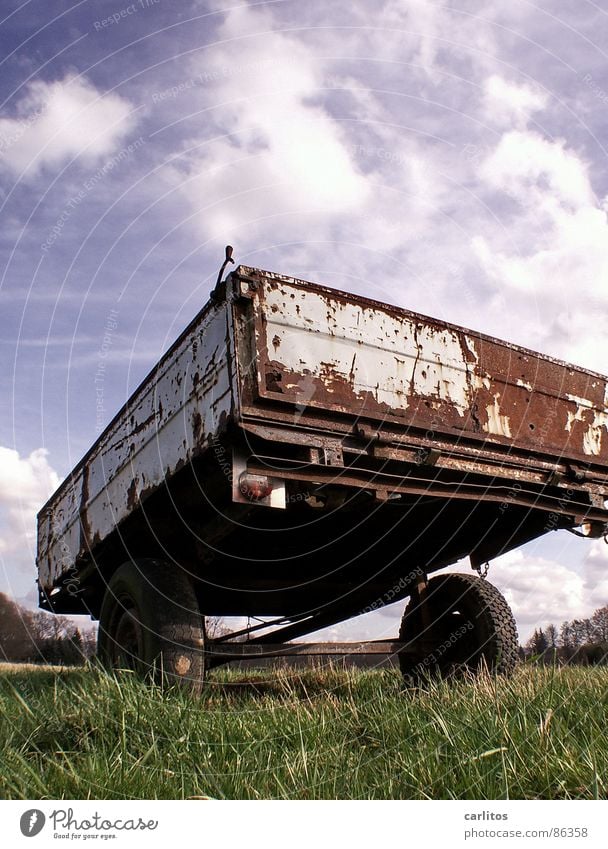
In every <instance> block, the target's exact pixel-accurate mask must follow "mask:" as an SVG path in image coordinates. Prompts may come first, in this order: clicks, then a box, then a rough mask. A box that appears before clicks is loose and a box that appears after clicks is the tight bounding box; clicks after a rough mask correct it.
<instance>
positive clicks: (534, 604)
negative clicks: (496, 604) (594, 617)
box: [489, 549, 593, 639]
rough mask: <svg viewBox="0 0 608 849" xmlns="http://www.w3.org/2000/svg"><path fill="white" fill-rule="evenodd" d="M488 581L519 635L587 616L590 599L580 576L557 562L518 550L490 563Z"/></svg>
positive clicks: (589, 610)
mask: <svg viewBox="0 0 608 849" xmlns="http://www.w3.org/2000/svg"><path fill="white" fill-rule="evenodd" d="M489 580H491V582H492V583H493V584H496V586H497V587H498V588H499V589H500V591H501V592H502V593H503V595H504V596H505V598H506V600H507V602H508V603H509V605H510V607H511V609H512V611H513V615H514V616H515V618H516V620H517V623H518V627H519V630H520V632H521V634H520V636H521V637H522V638H523V639H526V638H527V637H528V636H529V632H530V630H533V629H534V628H535V627H538V626H539V625H546V624H547V623H548V622H553V623H555V624H557V625H559V624H561V622H563V621H564V620H565V619H574V618H577V617H581V616H589V615H590V614H591V613H592V612H593V609H592V608H590V603H591V600H590V598H589V594H588V592H587V590H586V587H585V582H584V579H583V577H582V576H581V575H580V574H578V573H577V572H575V571H573V570H572V569H568V568H567V567H566V566H564V565H563V564H561V563H558V562H556V561H554V560H549V559H547V558H544V557H540V556H533V555H530V554H529V553H528V552H524V551H522V550H521V549H518V550H515V551H510V552H508V553H507V554H504V555H503V556H502V557H498V558H497V559H496V560H494V561H492V565H491V573H490V576H489Z"/></svg>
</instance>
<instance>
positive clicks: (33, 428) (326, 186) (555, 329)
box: [0, 0, 608, 638]
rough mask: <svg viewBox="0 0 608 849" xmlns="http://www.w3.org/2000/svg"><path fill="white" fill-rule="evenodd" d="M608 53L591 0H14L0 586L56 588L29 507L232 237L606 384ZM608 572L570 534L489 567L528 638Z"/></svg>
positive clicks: (6, 112)
mask: <svg viewBox="0 0 608 849" xmlns="http://www.w3.org/2000/svg"><path fill="white" fill-rule="evenodd" d="M607 45H608V7H605V6H604V7H602V5H601V4H600V3H594V2H591V0H579V2H577V3H574V2H572V0H568V2H566V1H565V0H544V2H542V3H540V4H535V3H532V2H523V0H512V2H509V3H504V2H493V0H488V2H485V3H479V2H470V0H458V2H444V3H439V2H427V0H378V2H371V0H367V1H366V2H361V1H360V2H356V0H354V2H353V0H349V2H343V0H337V2H333V3H331V4H328V3H327V2H318V0H312V1H311V2H307V3H300V2H297V0H274V2H259V3H258V2H252V3H233V2H224V1H223V0H218V2H214V3H206V2H195V1H194V0H193V1H192V2H181V3H177V4H176V3H170V2H168V0H135V2H132V3H125V2H124V0H116V2H113V0H112V2H108V0H104V2H95V1H94V0H81V2H61V0H56V2H53V3H52V4H49V3H47V2H43V0H25V2H17V0H14V2H13V0H3V2H2V4H1V5H0V208H1V212H0V222H1V226H0V322H1V333H0V343H1V348H0V351H1V356H2V368H1V369H0V384H1V386H0V392H1V395H0V397H2V399H3V403H2V405H1V408H0V591H2V592H8V593H9V594H10V595H12V596H13V597H15V598H17V599H19V600H20V601H22V602H24V603H26V604H29V605H34V604H35V603H36V593H35V586H34V580H35V565H34V564H35V515H36V512H37V511H38V509H39V508H40V507H41V505H42V504H43V503H44V501H45V500H46V498H47V497H48V495H49V494H50V493H51V492H52V491H53V489H54V488H55V487H56V486H57V484H58V482H59V481H60V480H61V479H62V478H63V477H64V476H65V475H66V474H67V473H68V472H69V470H70V469H71V468H72V467H73V466H74V465H75V463H76V462H77V461H78V459H79V458H80V457H81V456H82V454H83V453H84V452H85V451H86V450H87V448H88V447H89V446H90V445H91V443H92V442H93V441H94V440H95V438H96V436H97V435H98V434H99V432H100V431H101V430H102V429H103V426H104V425H105V424H106V423H107V422H108V421H109V420H110V418H111V417H112V415H113V414H114V412H115V411H116V410H117V409H118V408H119V407H120V406H121V405H122V403H123V402H124V401H125V400H126V398H127V397H128V396H129V394H130V392H131V391H132V390H133V389H134V388H135V387H136V386H137V384H138V383H139V381H140V380H141V379H142V378H143V377H144V375H145V374H146V373H147V372H148V370H149V369H150V368H151V367H152V366H153V365H154V363H155V362H156V360H157V359H158V358H159V356H160V355H161V353H162V352H163V351H164V350H166V348H167V347H168V346H169V345H170V343H171V342H172V341H173V339H174V338H175V337H176V336H177V334H178V333H179V331H180V330H181V329H182V328H183V327H184V326H185V325H186V324H187V322H188V321H189V319H190V318H191V317H192V316H193V315H194V314H195V313H196V312H197V311H198V309H200V307H201V306H202V305H203V303H204V302H205V301H206V299H207V297H208V294H209V291H210V289H211V288H212V287H213V283H214V280H215V276H216V275H217V270H218V267H219V264H220V262H221V259H222V258H223V249H224V245H226V244H228V243H230V244H232V245H233V246H234V248H235V258H236V260H237V262H242V263H244V264H248V265H254V266H258V267H262V268H267V269H270V270H273V271H277V272H281V273H285V274H289V275H293V276H296V277H302V278H304V279H308V280H312V281H316V282H319V283H323V284H326V285H329V286H334V287H337V288H340V289H345V290H347V291H351V292H355V293H359V294H363V295H367V296H368V297H371V298H375V299H379V300H382V301H387V302H389V303H394V304H397V305H399V306H403V307H406V308H408V309H412V310H415V311H419V312H421V313H424V314H426V315H430V316H434V317H436V318H439V319H443V320H446V321H451V322H454V323H456V324H460V325H464V326H465V327H469V328H472V329H474V330H477V331H482V332H486V333H490V334H492V335H494V336H497V337H499V338H502V339H506V340H508V341H510V342H515V343H518V344H521V345H524V346H526V347H529V348H532V349H533V350H536V351H540V352H543V353H546V354H550V355H552V356H555V357H559V358H562V359H565V360H567V361H569V362H573V363H576V364H578V365H581V366H583V367H587V368H590V369H594V370H596V371H599V372H601V373H606V372H608V357H607V353H608V343H607V341H606V311H607V305H608V285H607V284H608V280H607V277H608V219H607V212H608V159H607V156H606V147H605V144H608V142H607V141H606V139H608V133H607V130H608V73H607V71H606V68H607V67H608V63H607V61H606V60H607V58H608V57H607V56H606V52H605V50H604V47H606V46H607ZM100 359H103V361H104V364H105V370H104V373H103V381H102V383H101V392H99V391H98V390H99V388H100V384H99V381H98V383H97V384H96V383H95V379H96V372H97V371H98V365H99V362H100ZM607 566H608V546H606V545H605V544H604V542H603V541H602V540H600V541H595V542H593V541H588V540H580V539H577V538H575V537H574V536H572V535H569V534H567V533H566V532H563V531H560V532H556V533H552V534H550V535H548V536H546V537H544V538H542V539H541V540H538V541H536V542H534V543H531V544H529V545H527V546H526V547H525V548H523V549H520V550H518V551H515V552H511V553H509V554H507V555H505V556H503V557H501V558H499V559H497V560H496V561H494V562H493V564H492V566H491V570H490V575H489V577H490V579H491V580H492V581H493V582H494V583H495V584H496V585H497V586H498V587H499V588H500V589H501V590H502V591H503V592H504V594H505V596H506V598H507V600H508V601H509V603H510V604H511V605H512V607H513V610H514V613H515V615H516V618H517V621H518V625H519V628H520V633H521V636H522V638H526V637H527V636H529V633H530V630H531V629H532V628H533V627H535V626H537V625H543V624H546V623H547V622H556V623H557V624H559V623H560V622H561V621H563V620H565V619H571V618H574V617H580V616H586V615H589V614H591V613H592V612H593V610H594V609H596V608H597V607H600V606H603V605H605V604H608V578H607V577H606V567H607ZM467 568H468V567H467V564H464V566H463V571H464V570H466V569H467ZM399 615H400V611H398V610H397V609H395V607H390V608H385V609H384V610H383V611H381V612H375V613H373V614H370V615H368V616H367V617H366V619H365V620H364V621H361V620H357V621H356V622H350V623H348V625H347V626H344V627H341V628H337V629H333V630H332V631H331V633H332V635H338V634H340V635H341V636H345V635H352V636H355V637H358V638H363V637H366V636H374V637H383V636H388V635H390V636H392V635H394V634H395V633H396V629H397V621H398V616H399Z"/></svg>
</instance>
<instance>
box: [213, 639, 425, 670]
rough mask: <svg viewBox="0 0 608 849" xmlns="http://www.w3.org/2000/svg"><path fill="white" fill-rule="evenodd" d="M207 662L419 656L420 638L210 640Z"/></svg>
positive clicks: (214, 664) (215, 664)
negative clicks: (341, 640)
mask: <svg viewBox="0 0 608 849" xmlns="http://www.w3.org/2000/svg"><path fill="white" fill-rule="evenodd" d="M205 651H206V654H207V657H208V663H209V666H220V665H222V664H225V663H231V662H233V661H237V660H256V659H259V660H261V659H268V658H271V659H272V658H275V657H332V656H333V657H336V656H338V657H348V656H349V655H355V654H357V655H384V656H391V655H404V654H409V655H412V656H416V657H420V654H421V642H420V640H417V641H416V643H415V646H414V643H412V642H409V643H404V642H399V641H395V640H390V641H387V640H372V641H368V642H353V643H334V642H331V643H253V642H252V643H248V642H243V643H229V642H222V643H211V644H210V645H208V647H207V648H206V650H205Z"/></svg>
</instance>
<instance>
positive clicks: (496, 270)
mask: <svg viewBox="0 0 608 849" xmlns="http://www.w3.org/2000/svg"><path fill="white" fill-rule="evenodd" d="M480 176H481V179H482V180H484V181H485V186H486V191H488V190H489V192H490V193H491V194H492V195H493V197H492V199H491V201H490V202H491V203H500V200H501V199H502V200H503V201H504V199H505V198H508V199H509V202H510V203H511V204H514V206H513V209H512V210H511V212H507V213H505V227H504V230H502V231H501V230H500V229H499V228H494V230H493V232H491V233H490V234H489V235H483V236H482V235H480V234H477V235H475V236H474V237H473V238H472V240H471V244H472V247H473V251H474V252H475V254H476V257H477V260H478V262H479V263H480V266H481V268H482V270H483V271H484V273H485V274H486V275H487V276H488V277H489V278H490V280H491V281H493V283H494V284H495V285H496V286H500V288H501V290H502V291H503V292H509V291H510V292H511V293H512V297H511V299H510V305H511V307H510V310H511V315H517V314H519V315H520V316H521V321H519V325H520V327H521V328H527V331H526V332H527V335H528V337H529V338H528V339H522V338H521V337H520V338H519V339H518V340H516V341H520V342H522V341H523V343H524V344H529V345H531V347H541V348H542V349H543V350H545V351H546V352H548V353H551V354H553V355H555V356H560V357H563V358H564V359H566V360H570V361H573V362H575V363H578V364H580V365H582V366H586V367H588V368H592V369H595V370H597V371H600V372H603V371H605V369H606V359H607V358H608V345H607V343H606V338H605V333H604V329H603V326H602V324H601V322H600V323H598V322H597V321H596V320H595V319H596V317H597V312H598V309H600V310H603V309H605V307H606V301H607V300H608V290H607V289H606V287H605V286H604V285H602V282H601V281H603V280H606V278H607V276H608V217H607V215H606V209H605V205H604V204H603V203H601V202H598V200H597V199H596V197H595V194H594V192H593V188H592V185H591V180H590V177H589V168H588V165H587V163H586V162H584V161H583V160H582V159H581V157H580V156H579V155H577V153H576V152H575V151H573V150H570V149H568V148H567V147H566V145H565V142H563V141H550V140H548V139H546V138H544V137H542V136H541V135H540V134H539V133H536V132H531V131H520V130H514V131H510V132H508V133H505V134H504V135H503V136H502V138H501V140H500V142H499V144H498V146H497V147H496V149H495V150H494V151H493V152H492V153H491V154H490V155H489V156H488V157H487V158H486V159H485V161H484V162H483V164H482V167H481V170H480ZM535 334H536V344H532V340H534V335H535ZM539 340H540V341H539Z"/></svg>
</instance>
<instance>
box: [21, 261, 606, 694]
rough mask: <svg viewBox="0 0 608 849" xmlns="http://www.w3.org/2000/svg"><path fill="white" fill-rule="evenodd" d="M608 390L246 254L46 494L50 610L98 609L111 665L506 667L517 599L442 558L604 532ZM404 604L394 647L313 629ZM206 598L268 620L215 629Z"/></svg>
mask: <svg viewBox="0 0 608 849" xmlns="http://www.w3.org/2000/svg"><path fill="white" fill-rule="evenodd" d="M607 385H608V384H607V379H606V378H604V377H602V376H601V375H599V374H594V373H592V372H589V371H585V370H583V369H581V368H577V367H574V366H571V365H567V364H566V363H563V362H559V361H557V360H554V359H551V358H549V357H546V356H541V355H539V354H536V353H533V352H531V351H529V350H526V349H524V348H521V347H518V346H515V345H511V344H507V343H506V342H502V341H499V340H497V339H493V338H490V337H488V336H485V335H483V334H480V333H476V332H474V331H471V330H466V329H463V328H460V327H456V326H453V325H450V324H446V323H444V322H439V321H436V320H433V319H430V318H427V317H425V316H422V315H418V314H416V313H413V312H409V311H407V310H404V309H399V308H397V307H392V306H389V305H387V304H383V303H378V302H375V301H371V300H367V299H365V298H362V297H359V296H355V295H350V294H346V293H343V292H339V291H336V290H333V289H328V288H324V287H322V286H318V285H314V284H311V283H307V282H305V281H301V280H295V279H292V278H290V277H285V276H283V275H279V274H273V273H269V272H266V271H260V270H258V269H254V268H249V267H245V266H239V267H238V268H237V270H236V271H234V272H233V273H232V274H230V275H229V276H228V277H227V278H226V280H225V281H224V282H223V283H221V284H220V285H219V286H218V287H217V288H216V291H215V292H214V294H213V296H212V298H211V299H210V301H209V303H207V305H206V306H205V307H204V308H203V309H202V310H201V312H200V313H199V314H198V315H197V316H196V317H195V318H194V320H193V321H192V322H191V324H190V325H189V326H188V327H187V328H186V330H185V331H184V332H183V333H182V334H181V336H180V337H179V338H178V339H177V340H176V342H175V343H174V344H173V345H172V347H171V348H170V349H169V351H168V352H167V353H166V354H165V355H164V356H163V357H162V359H161V360H160V362H159V363H158V364H157V365H156V366H155V367H154V369H153V370H152V371H151V372H150V374H149V375H148V377H147V378H146V379H145V380H144V381H143V383H142V384H141V385H140V386H139V388H138V389H137V390H136V391H135V392H134V393H133V395H132V396H131V398H130V399H129V400H128V401H127V403H126V404H125V406H124V407H123V408H122V409H121V410H120V411H119V412H118V413H117V415H116V416H115V417H114V419H113V420H112V421H111V422H110V424H109V425H108V427H107V428H106V430H105V431H104V432H103V433H102V434H101V436H100V437H99V439H98V440H97V441H96V442H95V444H94V445H93V446H92V448H91V449H90V450H89V452H88V453H87V454H86V456H85V457H84V458H83V459H82V460H81V462H80V463H79V464H78V465H77V466H76V468H75V469H74V470H73V471H72V472H71V473H70V474H69V475H68V477H67V478H66V479H65V481H64V482H63V483H62V484H61V486H60V487H59V489H58V490H57V492H56V493H55V494H54V495H53V496H52V497H51V498H50V499H49V501H48V502H47V504H46V505H45V506H44V507H43V508H42V510H41V511H40V514H39V517H38V559H37V564H38V573H39V578H38V581H39V590H40V604H41V606H42V607H43V608H45V609H47V610H52V611H56V612H62V613H68V612H72V613H82V612H88V613H89V614H90V615H92V616H93V617H94V618H97V619H99V620H100V636H99V650H100V654H101V655H102V656H103V658H104V659H105V661H106V662H108V663H109V664H110V665H113V666H125V665H126V666H129V667H133V668H136V669H140V670H145V669H149V668H152V667H160V666H162V668H163V669H164V672H165V674H166V675H168V676H169V677H170V678H172V679H173V678H177V679H180V680H182V679H183V680H188V681H189V682H190V683H191V685H192V686H193V687H194V688H195V689H196V688H197V687H199V685H200V682H201V681H202V679H203V675H204V672H205V670H206V669H209V668H211V667H213V666H215V665H218V664H221V663H226V662H229V661H231V660H235V659H238V658H242V657H252V656H258V657H268V656H275V655H286V654H331V653H338V654H347V653H350V652H355V651H358V652H366V653H368V654H382V653H385V654H386V653H389V654H391V653H392V654H395V653H396V654H398V656H399V660H400V664H401V667H402V669H403V671H404V672H405V673H406V674H415V673H416V672H418V671H420V670H421V669H427V668H429V669H430V668H432V669H439V670H440V671H447V670H450V669H454V668H460V667H462V666H466V667H471V668H473V667H477V666H478V665H479V663H480V662H485V663H487V664H488V665H489V666H491V667H493V668H494V669H496V670H498V671H504V672H509V671H510V670H511V669H512V667H513V665H514V663H515V658H516V653H517V635H516V630H515V624H514V621H513V617H512V615H511V612H510V610H509V608H508V606H507V604H506V602H505V600H504V598H503V597H502V595H501V594H500V593H499V592H498V591H497V590H496V589H495V588H494V587H493V586H492V585H491V584H490V583H489V582H488V581H487V580H485V579H484V578H483V577H482V575H481V574H477V575H475V574H473V573H472V572H471V573H462V574H460V573H455V574H452V573H442V574H440V575H434V576H433V577H429V576H431V575H432V573H434V572H436V571H437V570H439V569H443V568H444V567H446V566H449V565H450V564H453V563H455V562H456V561H458V560H461V559H462V558H465V557H469V558H470V563H471V565H472V567H473V569H474V570H477V571H478V573H481V570H482V565H483V564H485V563H486V562H487V561H490V560H491V559H492V558H495V557H496V556H497V555H499V554H501V553H503V552H506V551H508V550H510V549H512V548H514V547H516V546H520V545H522V544H523V543H526V542H528V541H530V540H532V539H535V538H536V537H539V536H541V535H543V534H545V533H547V532H549V531H551V530H555V529H558V528H566V529H570V530H574V531H575V532H577V531H578V532H579V533H582V534H584V535H588V536H592V537H597V536H599V535H603V534H605V532H606V522H607V521H608V512H607V510H606V501H605V499H606V497H607V496H608V435H607V434H606V430H607V429H608V409H607ZM406 598H409V603H408V605H407V607H406V611H405V614H404V618H403V623H402V626H401V631H400V633H399V635H395V640H394V641H391V642H368V643H363V644H328V643H324V644H321V643H302V642H293V641H294V640H297V638H300V637H302V636H304V635H306V634H310V633H313V632H314V631H316V630H318V629H320V628H323V627H325V626H329V625H332V624H333V623H336V622H339V621H344V620H346V619H349V618H351V617H354V616H357V615H358V614H360V613H362V612H365V611H367V610H370V609H373V608H377V607H381V606H383V605H385V604H388V603H392V602H394V601H397V600H399V599H406ZM209 616H242V617H266V620H263V621H262V622H259V621H258V620H256V624H254V625H250V627H248V628H243V629H242V630H241V631H240V632H233V633H232V634H229V635H227V636H222V637H216V638H215V639H211V638H210V637H208V636H207V635H206V633H205V625H204V623H205V617H209ZM268 617H271V619H270V622H268V621H267V618H268ZM264 622H265V623H266V624H264Z"/></svg>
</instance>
